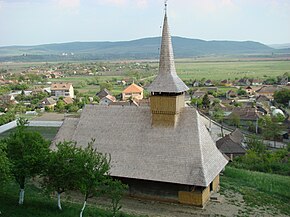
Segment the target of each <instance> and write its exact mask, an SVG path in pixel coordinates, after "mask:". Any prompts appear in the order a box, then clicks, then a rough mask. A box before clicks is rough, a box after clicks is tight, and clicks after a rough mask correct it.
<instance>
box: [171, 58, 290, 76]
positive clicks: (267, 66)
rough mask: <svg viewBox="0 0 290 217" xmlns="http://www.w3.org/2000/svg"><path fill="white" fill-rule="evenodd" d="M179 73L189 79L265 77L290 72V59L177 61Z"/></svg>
mask: <svg viewBox="0 0 290 217" xmlns="http://www.w3.org/2000/svg"><path fill="white" fill-rule="evenodd" d="M176 69H177V73H178V74H179V76H180V77H181V78H182V79H183V80H188V79H198V80H200V79H202V78H206V79H212V80H223V79H235V78H242V77H245V76H247V77H250V78H265V76H266V77H276V76H278V75H283V74H284V73H285V72H290V61H221V62H194V61H192V62H183V61H180V62H179V61H178V60H177V61H176Z"/></svg>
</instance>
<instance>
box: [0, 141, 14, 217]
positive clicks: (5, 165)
mask: <svg viewBox="0 0 290 217" xmlns="http://www.w3.org/2000/svg"><path fill="white" fill-rule="evenodd" d="M5 149H6V147H5V144H3V143H0V189H2V188H1V185H3V184H4V183H6V182H7V181H8V180H9V179H10V172H11V168H10V167H11V164H10V162H9V160H8V158H7V154H6V152H5ZM0 215H1V210H0Z"/></svg>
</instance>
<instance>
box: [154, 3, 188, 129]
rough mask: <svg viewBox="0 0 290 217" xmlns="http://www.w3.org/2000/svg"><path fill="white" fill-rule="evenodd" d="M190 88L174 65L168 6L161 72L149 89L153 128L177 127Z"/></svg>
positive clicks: (162, 43)
mask: <svg viewBox="0 0 290 217" xmlns="http://www.w3.org/2000/svg"><path fill="white" fill-rule="evenodd" d="M188 89H189V88H188V87H187V86H186V85H185V84H184V83H183V81H182V80H181V79H180V78H179V77H178V75H177V73H176V69H175V64H174V56H173V48H172V42H171V36H170V32H169V26H168V22H167V4H166V3H165V15H164V22H163V31H162V42H161V49H160V60H159V72H158V75H157V77H156V78H155V79H154V81H153V82H152V83H151V85H150V86H149V87H148V91H150V93H151V94H150V107H151V117H152V126H153V127H158V126H161V127H175V126H176V123H177V122H178V118H179V114H180V112H181V110H182V108H183V107H184V106H185V101H184V95H185V92H186V91H187V90H188Z"/></svg>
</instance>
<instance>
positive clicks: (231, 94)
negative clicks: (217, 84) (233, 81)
mask: <svg viewBox="0 0 290 217" xmlns="http://www.w3.org/2000/svg"><path fill="white" fill-rule="evenodd" d="M237 96H238V94H237V92H236V91H234V90H229V91H227V92H226V98H227V99H233V98H236V97H237Z"/></svg>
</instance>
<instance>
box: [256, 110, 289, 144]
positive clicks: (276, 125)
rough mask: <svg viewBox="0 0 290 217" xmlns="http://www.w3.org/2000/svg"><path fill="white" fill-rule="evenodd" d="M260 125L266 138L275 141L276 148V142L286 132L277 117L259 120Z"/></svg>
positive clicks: (267, 116) (266, 117)
mask: <svg viewBox="0 0 290 217" xmlns="http://www.w3.org/2000/svg"><path fill="white" fill-rule="evenodd" d="M259 125H260V127H261V128H262V134H263V136H264V138H265V139H272V140H274V146H276V140H277V139H278V138H279V136H280V135H281V133H282V131H283V130H284V127H283V125H282V124H281V123H280V122H279V120H278V119H277V118H275V117H271V116H269V115H266V116H265V117H263V118H260V119H259Z"/></svg>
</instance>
